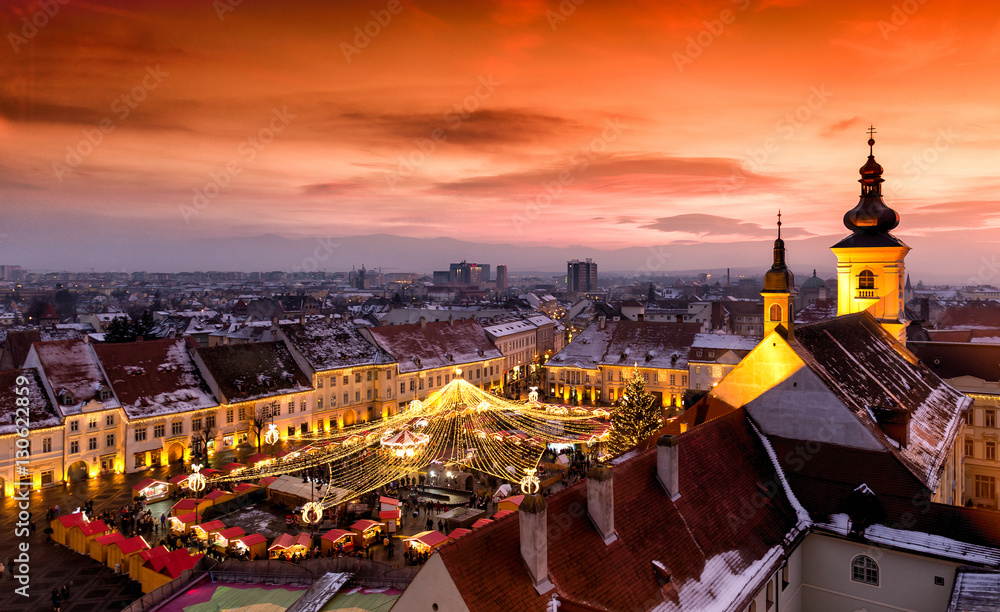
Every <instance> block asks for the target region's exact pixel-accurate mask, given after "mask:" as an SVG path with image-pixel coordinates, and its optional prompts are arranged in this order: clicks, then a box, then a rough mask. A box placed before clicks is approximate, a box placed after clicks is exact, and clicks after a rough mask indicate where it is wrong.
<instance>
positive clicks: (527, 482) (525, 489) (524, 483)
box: [521, 468, 542, 495]
mask: <svg viewBox="0 0 1000 612" xmlns="http://www.w3.org/2000/svg"><path fill="white" fill-rule="evenodd" d="M537 472H538V470H536V469H535V468H525V470H524V478H522V479H521V493H523V494H525V495H534V494H536V493H538V490H539V489H540V488H541V487H542V483H541V481H540V480H538V474H537Z"/></svg>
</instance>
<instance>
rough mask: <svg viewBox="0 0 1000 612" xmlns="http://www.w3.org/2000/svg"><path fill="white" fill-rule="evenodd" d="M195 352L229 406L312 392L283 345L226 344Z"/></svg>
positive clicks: (275, 343)
mask: <svg viewBox="0 0 1000 612" xmlns="http://www.w3.org/2000/svg"><path fill="white" fill-rule="evenodd" d="M195 350H196V351H197V353H198V355H199V356H200V357H201V359H202V360H203V361H204V363H205V367H206V369H207V370H208V372H209V374H210V375H211V377H212V378H214V379H215V382H216V383H217V384H218V385H219V389H220V391H221V392H222V394H223V395H224V396H225V400H226V401H227V402H228V403H230V404H234V403H237V402H245V401H248V400H253V399H259V398H265V397H274V396H278V395H283V394H286V393H297V392H300V391H308V390H310V389H312V383H311V382H310V380H309V377H307V376H306V375H305V374H304V373H303V372H302V370H301V369H300V368H299V366H298V364H297V363H296V362H295V358H294V357H292V354H291V352H289V350H288V347H286V346H285V344H284V343H283V342H254V343H251V344H227V345H219V346H213V347H198V348H196V349H195ZM220 399H222V398H220Z"/></svg>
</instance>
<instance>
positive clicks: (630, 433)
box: [608, 369, 660, 455]
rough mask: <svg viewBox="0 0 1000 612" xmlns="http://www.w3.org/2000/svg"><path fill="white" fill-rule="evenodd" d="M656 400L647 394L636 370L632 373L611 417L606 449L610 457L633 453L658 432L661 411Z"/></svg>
mask: <svg viewBox="0 0 1000 612" xmlns="http://www.w3.org/2000/svg"><path fill="white" fill-rule="evenodd" d="M655 404H656V396H654V395H653V394H652V393H648V392H647V391H646V383H645V382H644V381H643V378H642V375H641V374H639V370H638V369H633V370H632V374H631V376H629V378H628V380H627V381H626V382H625V388H624V389H623V390H622V395H621V399H620V400H619V401H618V408H617V409H616V410H615V411H614V413H613V414H612V415H611V435H610V437H609V438H608V445H609V447H610V450H611V454H612V455H620V454H622V453H624V452H627V451H630V450H632V449H633V448H634V447H635V445H636V444H638V443H639V442H642V441H643V440H645V439H646V438H648V437H649V436H651V435H653V434H654V433H656V431H657V430H658V429H659V428H660V409H659V407H657V406H656V405H655Z"/></svg>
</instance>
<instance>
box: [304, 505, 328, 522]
mask: <svg viewBox="0 0 1000 612" xmlns="http://www.w3.org/2000/svg"><path fill="white" fill-rule="evenodd" d="M302 520H303V521H305V522H307V523H309V524H310V525H319V524H320V522H321V521H322V520H323V506H321V505H320V504H319V503H317V502H309V503H307V504H306V505H304V506H302Z"/></svg>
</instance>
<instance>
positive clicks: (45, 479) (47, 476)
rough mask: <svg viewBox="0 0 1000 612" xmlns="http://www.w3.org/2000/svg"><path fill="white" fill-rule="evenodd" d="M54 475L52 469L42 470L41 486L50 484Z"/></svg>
mask: <svg viewBox="0 0 1000 612" xmlns="http://www.w3.org/2000/svg"><path fill="white" fill-rule="evenodd" d="M54 477H55V472H53V471H52V470H46V471H44V472H42V486H45V485H50V484H52V479H53V478H54Z"/></svg>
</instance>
